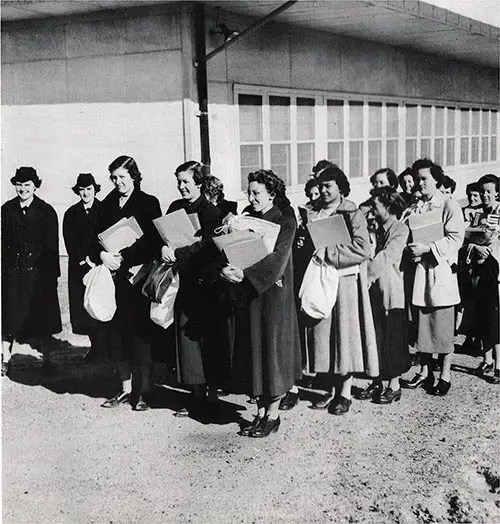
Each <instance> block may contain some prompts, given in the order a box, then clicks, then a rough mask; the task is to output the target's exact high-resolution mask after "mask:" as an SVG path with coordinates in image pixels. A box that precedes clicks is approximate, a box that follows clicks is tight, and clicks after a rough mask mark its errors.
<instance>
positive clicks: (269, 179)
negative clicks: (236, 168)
mask: <svg viewBox="0 0 500 524" xmlns="http://www.w3.org/2000/svg"><path fill="white" fill-rule="evenodd" d="M247 178H248V183H249V184H250V183H251V182H258V183H259V184H263V185H264V186H266V190H267V192H268V193H269V194H270V195H271V196H274V197H278V198H282V197H284V196H285V193H286V185H285V182H283V180H282V179H281V178H280V177H279V176H278V175H277V174H276V173H275V172H274V171H272V170H271V169H259V170H258V171H254V172H252V173H249V174H248V177H247Z"/></svg>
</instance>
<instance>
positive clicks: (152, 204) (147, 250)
mask: <svg viewBox="0 0 500 524" xmlns="http://www.w3.org/2000/svg"><path fill="white" fill-rule="evenodd" d="M138 215H139V213H138ZM158 217H161V208H160V202H159V201H158V199H157V198H156V197H153V196H149V195H148V198H147V199H144V201H143V203H142V209H141V210H140V219H139V217H138V216H137V217H136V219H137V221H138V222H139V225H140V226H141V229H142V231H143V233H144V234H143V236H142V237H141V238H139V239H137V240H136V241H135V242H134V244H132V245H131V246H130V247H127V248H125V249H123V250H122V251H121V253H120V254H121V256H122V257H123V262H124V265H125V266H126V267H132V266H137V265H139V264H144V263H145V262H149V261H150V260H153V258H155V257H156V256H157V254H158V251H159V249H160V245H161V239H160V236H159V234H158V232H157V230H156V228H155V226H154V224H153V220H154V219H155V218H158Z"/></svg>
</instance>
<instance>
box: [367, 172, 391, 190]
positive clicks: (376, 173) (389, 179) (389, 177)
mask: <svg viewBox="0 0 500 524" xmlns="http://www.w3.org/2000/svg"><path fill="white" fill-rule="evenodd" d="M384 173H385V176H386V177H387V182H389V185H390V186H391V187H393V188H394V189H396V188H397V187H398V177H397V175H396V173H394V171H393V170H392V169H391V168H390V167H383V168H382V169H378V170H377V171H375V173H373V175H372V176H371V177H370V183H371V184H372V185H373V183H374V182H375V178H376V177H377V175H382V174H384Z"/></svg>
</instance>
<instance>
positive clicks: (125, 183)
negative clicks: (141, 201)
mask: <svg viewBox="0 0 500 524" xmlns="http://www.w3.org/2000/svg"><path fill="white" fill-rule="evenodd" d="M109 178H110V179H111V182H113V184H114V186H115V188H116V190H117V191H118V193H120V195H124V196H125V195H129V194H130V193H131V192H132V191H133V190H134V179H133V178H132V177H131V176H130V174H129V172H128V171H127V170H126V169H125V168H124V167H119V168H118V169H115V170H114V171H113V172H112V173H111V175H110V177H109Z"/></svg>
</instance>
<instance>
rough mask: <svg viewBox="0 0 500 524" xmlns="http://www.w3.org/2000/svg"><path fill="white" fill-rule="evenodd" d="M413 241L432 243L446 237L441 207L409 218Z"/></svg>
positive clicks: (416, 242) (415, 242)
mask: <svg viewBox="0 0 500 524" xmlns="http://www.w3.org/2000/svg"><path fill="white" fill-rule="evenodd" d="M408 227H409V228H410V231H411V241H412V242H413V243H414V244H430V243H431V242H435V241H436V240H440V239H441V238H443V237H444V224H443V220H442V211H441V209H435V210H433V211H428V212H427V213H422V214H420V215H411V216H410V217H409V218H408Z"/></svg>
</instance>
